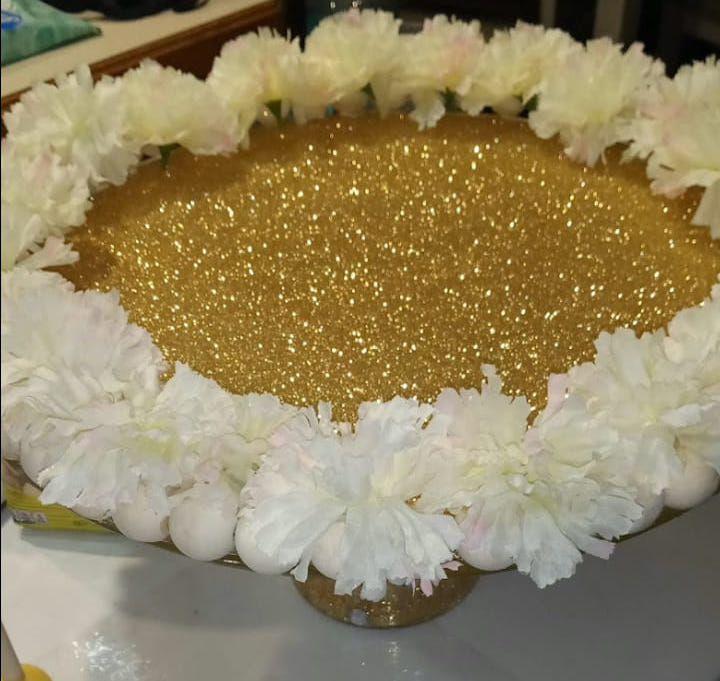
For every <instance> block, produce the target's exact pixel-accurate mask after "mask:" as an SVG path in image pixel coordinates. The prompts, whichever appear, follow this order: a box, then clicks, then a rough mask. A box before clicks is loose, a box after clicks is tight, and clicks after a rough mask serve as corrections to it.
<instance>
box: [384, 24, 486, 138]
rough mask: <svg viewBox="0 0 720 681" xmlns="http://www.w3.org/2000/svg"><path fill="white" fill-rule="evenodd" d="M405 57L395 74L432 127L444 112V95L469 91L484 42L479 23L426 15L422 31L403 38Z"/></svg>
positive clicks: (417, 116)
mask: <svg viewBox="0 0 720 681" xmlns="http://www.w3.org/2000/svg"><path fill="white" fill-rule="evenodd" d="M401 44H402V47H403V50H402V53H403V59H402V61H401V63H400V65H399V67H398V69H397V71H396V73H395V74H394V77H395V81H396V85H395V88H397V89H399V90H400V91H401V92H402V94H403V95H405V96H407V95H409V96H410V98H411V99H412V102H413V105H414V109H413V112H412V113H411V114H410V116H411V118H413V119H414V120H415V121H417V122H418V123H419V124H420V127H421V128H426V127H433V126H434V125H436V124H437V122H438V120H440V118H441V117H442V116H443V114H444V113H445V105H444V102H443V95H444V93H446V92H451V93H453V94H455V95H459V96H463V95H466V94H467V92H468V90H469V89H470V84H471V80H472V74H473V72H474V70H475V68H476V66H477V62H478V60H479V59H480V56H481V55H482V53H483V48H484V46H485V43H484V40H483V37H482V34H481V33H480V23H479V22H478V21H472V22H469V23H466V22H463V21H456V20H455V19H448V18H447V17H446V16H443V15H438V16H435V17H433V18H432V19H426V20H425V23H424V25H423V28H422V31H420V32H419V33H416V34H415V35H413V36H410V37H408V38H406V39H405V40H403V42H402V43H401Z"/></svg>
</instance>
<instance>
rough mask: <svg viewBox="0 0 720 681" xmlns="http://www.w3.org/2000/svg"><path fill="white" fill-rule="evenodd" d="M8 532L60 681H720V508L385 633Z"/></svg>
mask: <svg viewBox="0 0 720 681" xmlns="http://www.w3.org/2000/svg"><path fill="white" fill-rule="evenodd" d="M2 518H3V525H2V619H3V622H4V624H5V627H6V629H7V631H8V633H9V635H10V638H11V640H12V641H13V643H14V645H15V648H16V649H17V652H18V654H19V657H20V659H21V660H22V661H23V662H29V663H33V664H37V665H39V666H41V667H43V668H44V669H45V670H46V671H47V672H49V673H50V674H51V676H52V678H53V680H54V681H85V680H89V679H91V680H93V681H95V680H97V681H131V680H132V681H135V680H138V681H139V680H143V681H151V680H152V681H160V680H168V681H170V680H173V681H174V680H176V679H177V680H180V681H182V680H185V679H188V680H190V679H199V680H201V681H205V680H208V681H209V680H210V679H238V680H243V681H255V680H275V679H277V680H281V679H292V680H297V679H312V680H313V681H315V680H317V681H322V680H330V679H332V680H333V681H338V680H339V681H355V680H358V681H361V680H362V681H371V680H375V679H413V680H417V679H432V680H433V681H435V680H438V681H444V680H447V681H455V680H463V681H464V680H466V679H467V680H470V679H472V680H476V679H478V680H480V679H481V680H483V681H511V680H513V681H518V680H521V681H524V680H525V679H532V680H533V681H542V680H545V679H547V680H548V681H594V680H597V681H620V680H625V679H628V680H632V681H646V680H647V681H717V680H718V679H720V541H719V540H720V496H716V497H714V498H713V499H711V500H710V501H709V502H707V503H706V504H704V505H703V506H701V507H699V508H696V509H694V510H692V511H690V512H688V513H686V514H685V515H683V516H682V517H680V518H678V519H676V520H674V521H672V522H670V523H668V524H667V525H664V526H662V527H659V528H656V529H654V530H652V531H650V532H648V533H646V534H644V535H642V536H639V537H635V538H633V539H632V540H630V541H628V542H626V543H624V544H621V545H620V546H618V548H617V549H616V551H615V554H614V555H613V556H612V557H611V559H610V560H609V561H607V562H606V561H602V560H597V559H593V558H589V559H586V560H585V562H584V563H583V564H582V565H581V566H580V567H579V569H578V571H577V574H576V575H575V577H574V578H572V579H570V580H566V581H564V582H561V583H559V584H556V585H555V586H553V587H549V588H547V589H545V590H540V589H538V588H536V587H535V585H534V584H533V583H532V582H531V581H530V580H529V578H527V577H524V576H522V575H519V574H517V573H515V572H506V573H501V574H495V575H490V576H488V577H484V578H482V579H481V580H480V581H479V582H478V584H477V586H476V587H475V590H474V591H473V593H472V594H471V595H470V597H469V598H468V599H467V600H466V601H465V602H464V603H463V604H462V605H461V606H460V607H458V608H457V609H455V610H454V611H452V612H450V613H449V614H447V615H445V616H444V617H441V618H439V619H437V620H434V621H432V622H428V623H426V624H423V625H419V626H416V627H411V628H408V629H396V630H384V631H383V630H364V629H357V628H354V627H350V626H348V625H343V624H340V623H337V622H334V621H333V620H330V619H328V618H326V617H325V616H323V615H321V614H319V613H317V612H316V611H314V610H313V609H312V608H311V607H310V606H309V605H307V604H306V603H305V601H303V600H302V598H301V597H300V595H299V594H297V592H296V591H295V590H294V588H293V585H292V583H291V581H290V579H289V578H287V577H265V576H261V575H256V574H254V573H251V572H246V571H243V570H237V569H234V568H229V567H224V566H219V565H208V564H203V563H197V562H195V561H192V560H190V559H187V558H184V557H182V556H178V555H175V554H171V553H167V552H165V551H163V550H161V549H158V548H155V547H152V546H145V545H141V544H135V543H133V542H131V541H129V540H126V539H124V538H122V537H120V536H109V535H102V536H101V535H94V534H80V533H67V532H50V531H39V530H21V529H20V528H19V527H17V526H16V525H14V523H13V522H12V520H11V519H10V518H9V517H8V513H7V511H3V516H2Z"/></svg>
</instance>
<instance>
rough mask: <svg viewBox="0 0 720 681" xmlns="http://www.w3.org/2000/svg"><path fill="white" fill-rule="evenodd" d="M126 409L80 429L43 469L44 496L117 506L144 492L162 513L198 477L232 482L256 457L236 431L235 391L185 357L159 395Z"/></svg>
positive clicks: (205, 481)
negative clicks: (201, 372) (116, 416)
mask: <svg viewBox="0 0 720 681" xmlns="http://www.w3.org/2000/svg"><path fill="white" fill-rule="evenodd" d="M123 416H124V418H123V419H118V420H117V421H116V422H113V423H105V424H101V425H97V424H93V426H92V427H87V428H85V429H83V430H82V431H80V432H79V433H77V434H76V436H75V437H74V439H73V440H72V442H71V443H70V444H69V446H68V447H67V449H66V451H65V452H64V454H63V456H62V457H61V458H60V459H59V460H58V461H57V462H56V463H55V464H54V465H53V466H51V467H50V468H48V469H47V470H45V471H44V472H43V474H42V475H41V482H43V483H47V486H46V487H45V489H44V490H43V493H42V496H41V499H42V500H43V501H44V502H45V503H52V502H57V503H61V504H65V505H74V504H81V505H86V506H91V507H96V508H102V509H104V510H105V511H106V512H114V511H115V509H116V508H117V507H118V505H120V504H124V503H133V502H134V501H135V499H136V497H137V495H138V494H140V493H141V494H142V495H143V496H144V497H145V499H146V500H147V506H148V508H150V509H151V510H153V511H154V512H156V513H157V514H159V515H160V516H161V517H162V516H163V514H164V515H167V514H168V513H169V512H170V509H171V507H172V504H173V500H172V498H170V495H171V494H172V493H173V492H175V491H178V490H180V491H182V490H183V489H189V488H191V487H192V486H193V485H195V484H201V485H210V486H213V485H219V484H220V485H228V484H230V485H234V484H235V482H236V479H237V478H241V479H244V478H245V477H246V476H247V474H248V472H249V470H250V467H251V464H252V463H253V462H254V461H255V460H256V457H255V455H254V454H253V453H252V452H250V451H249V450H248V447H247V443H246V441H245V440H244V438H242V437H241V436H240V435H238V434H237V433H236V431H235V424H236V408H235V403H234V400H233V396H232V395H231V394H230V393H228V392H226V391H224V390H223V389H222V388H220V387H219V386H218V385H217V383H215V382H214V381H212V380H210V379H207V378H204V377H203V376H200V375H199V374H197V373H195V372H194V371H192V370H191V369H190V368H189V367H187V366H185V365H183V364H179V363H178V364H176V366H175V373H174V375H173V377H172V378H171V379H170V380H169V381H168V382H167V383H166V384H165V386H164V387H163V389H162V391H161V392H160V393H159V395H158V396H157V399H156V400H155V401H154V403H152V404H151V405H149V406H140V407H136V408H133V409H130V410H126V411H125V413H124V415H123ZM228 468H230V469H232V474H231V475H230V476H227V475H225V472H226V470H227V469H228ZM241 468H242V469H244V473H239V471H240V469H241ZM182 498H184V497H182ZM180 500H181V497H178V499H177V500H176V501H180Z"/></svg>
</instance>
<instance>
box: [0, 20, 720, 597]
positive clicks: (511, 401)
mask: <svg viewBox="0 0 720 681" xmlns="http://www.w3.org/2000/svg"><path fill="white" fill-rule="evenodd" d="M570 65H572V67H571V68H572V77H568V73H569V71H568V69H569V68H570ZM578 81H583V82H592V83H593V87H592V88H578V87H576V86H575V83H576V82H578ZM448 95H451V96H452V99H453V100H454V101H455V102H456V104H457V106H459V108H460V109H462V110H463V111H465V112H466V113H469V114H471V115H476V114H479V113H480V112H482V111H483V110H484V109H485V108H486V107H490V108H492V109H493V110H495V111H497V112H500V113H503V114H518V113H520V112H522V111H523V109H525V108H526V107H527V108H532V111H531V112H530V113H529V124H530V127H531V128H532V129H533V130H534V131H535V132H536V133H537V134H538V135H539V136H541V137H551V136H553V135H555V134H558V135H559V137H560V139H561V141H562V143H563V144H564V145H565V149H566V152H567V153H568V155H569V156H571V157H572V158H573V159H575V160H577V161H581V162H584V163H588V164H594V163H595V162H596V161H597V159H598V158H599V157H601V156H602V154H603V150H604V149H605V148H607V147H608V146H609V145H612V144H616V143H619V142H623V143H627V144H628V146H627V151H626V156H627V157H628V158H632V157H639V158H642V159H647V161H648V165H647V170H648V175H649V177H650V178H651V180H652V184H651V187H652V189H653V191H658V192H664V193H667V194H673V193H678V192H681V191H683V190H684V189H685V188H686V187H688V186H691V185H700V186H703V187H706V191H705V194H704V197H703V199H702V201H701V203H700V206H699V208H698V211H697V213H696V215H695V218H694V222H696V223H699V224H708V225H710V227H711V231H712V235H713V236H714V237H718V236H720V136H719V135H717V130H719V129H720V65H718V64H717V63H716V61H715V59H713V58H710V59H708V60H707V61H705V62H703V63H696V64H694V65H692V66H685V67H683V68H681V69H680V70H679V71H678V73H677V75H676V76H675V77H674V78H673V79H669V78H667V77H666V76H664V75H663V67H662V65H661V64H660V63H658V62H656V61H653V60H652V59H650V58H649V57H647V56H646V55H644V54H643V53H642V49H641V47H640V46H639V45H633V46H631V47H630V48H629V49H628V50H627V51H625V52H623V51H622V49H621V48H620V47H619V46H617V45H614V44H612V43H611V42H610V41H608V40H605V39H601V40H594V41H591V42H589V43H587V45H584V46H583V45H581V44H578V43H576V42H575V41H573V40H572V39H571V38H570V37H569V36H567V35H566V34H564V33H562V32H561V31H559V30H554V29H551V30H546V29H543V28H541V27H536V26H529V25H525V24H518V25H517V26H516V27H515V28H513V29H510V30H507V31H499V32H496V33H495V35H494V36H493V38H492V39H491V40H489V41H487V42H485V41H484V40H483V38H482V36H481V34H480V27H479V24H478V23H477V22H472V23H463V22H459V21H454V20H448V19H447V18H445V17H442V16H438V17H435V18H434V19H432V20H428V21H427V22H426V24H425V26H424V28H423V30H422V32H421V33H419V34H417V35H412V36H408V35H400V34H399V21H398V20H397V19H395V18H394V17H393V16H392V15H391V14H388V13H386V12H379V11H363V12H350V13H347V14H342V15H335V16H332V17H330V18H328V19H326V20H324V21H323V22H322V23H321V24H320V25H319V27H318V28H317V29H316V30H315V31H314V32H313V33H312V35H311V36H309V37H308V39H307V43H306V47H305V50H304V51H302V52H301V50H300V48H299V46H298V43H297V41H292V42H290V41H288V40H286V39H284V38H282V37H281V36H278V35H276V34H275V33H273V32H271V31H269V30H264V29H261V30H260V31H259V32H258V33H252V34H248V35H246V36H243V37H241V38H239V39H237V40H235V41H234V42H231V43H229V44H227V45H226V46H225V47H224V48H223V50H222V52H221V54H220V56H219V57H218V58H217V59H216V61H215V64H214V66H213V69H212V72H211V74H210V75H209V77H208V79H207V81H205V82H202V81H200V80H197V79H196V78H194V77H193V76H191V75H187V74H183V73H179V72H177V71H175V70H173V69H170V68H163V67H161V66H159V65H158V64H156V63H153V62H144V63H143V64H141V65H140V66H139V67H138V68H137V69H135V70H132V71H129V72H128V73H126V74H125V75H124V76H122V77H120V78H115V79H112V78H107V77H106V78H103V79H101V80H100V81H99V82H97V83H95V84H93V81H92V78H91V75H90V72H89V70H88V68H87V67H81V68H79V69H78V70H77V71H75V73H73V74H70V75H67V76H61V77H59V78H58V79H57V81H56V84H55V85H51V84H42V85H38V86H37V87H35V88H34V89H33V90H32V91H30V92H28V93H26V94H25V95H24V96H23V97H22V98H21V101H20V102H19V103H18V104H17V105H15V106H14V107H13V109H12V110H11V111H10V112H9V113H8V114H7V115H6V116H5V119H4V121H5V125H6V127H7V131H8V134H7V138H6V139H5V140H3V146H2V202H3V204H2V269H3V272H2V428H3V430H2V436H3V452H4V453H5V455H6V456H15V457H18V458H19V459H20V461H21V463H22V465H23V467H24V469H25V471H26V472H27V473H28V474H29V476H30V477H31V478H32V479H33V480H35V481H37V482H38V483H39V484H41V485H42V486H43V487H44V490H43V492H42V496H41V499H42V500H43V501H45V502H59V503H62V504H64V505H66V506H68V507H71V508H75V509H78V510H80V511H81V512H84V513H85V514H87V515H89V516H91V517H98V518H101V517H102V518H107V517H110V516H111V517H112V519H113V520H114V522H115V524H116V526H117V527H118V528H119V529H120V530H121V531H122V532H124V533H125V534H127V535H128V536H130V537H133V538H135V539H138V540H142V541H156V540H160V539H164V538H166V537H167V536H168V535H169V536H170V538H171V539H172V541H173V542H174V543H175V544H176V545H177V546H178V547H179V548H180V549H181V550H182V551H183V552H185V553H187V554H188V555H189V556H192V557H194V558H198V559H201V560H213V559H216V558H219V557H221V556H223V555H224V554H226V553H227V552H229V551H231V550H232V549H233V547H234V548H235V549H236V550H237V552H238V554H239V555H240V556H241V558H242V559H243V560H244V561H245V562H246V564H247V565H248V566H249V567H251V568H253V569H255V570H258V571H260V572H284V571H287V570H290V571H292V574H293V575H294V576H295V577H296V578H297V579H300V580H302V579H304V578H305V576H306V573H307V569H308V566H309V564H310V563H312V564H314V565H315V566H316V567H317V569H318V570H320V571H321V572H322V573H324V574H326V575H327V576H329V577H331V578H332V579H334V580H335V584H336V592H337V593H348V592H350V591H352V590H353V589H355V588H356V587H361V589H362V591H361V593H362V596H363V597H365V598H368V599H379V598H381V597H382V596H383V594H384V593H385V588H386V582H387V581H390V582H391V583H395V584H409V585H413V586H414V585H415V584H416V583H418V582H419V585H420V587H421V588H422V589H423V591H425V592H428V591H429V590H431V589H432V585H433V583H437V581H438V580H440V579H442V578H444V577H445V571H446V570H447V569H452V568H454V567H456V566H457V564H458V563H457V561H456V558H458V557H459V558H461V559H463V560H465V561H467V562H468V563H470V564H472V565H474V566H476V567H478V568H480V569H483V570H495V569H501V568H505V567H507V566H510V565H513V564H514V565H516V566H517V568H518V569H519V570H520V571H521V572H524V573H529V574H530V576H531V577H532V578H533V579H534V580H535V581H536V582H537V583H538V584H539V585H540V586H541V587H542V586H545V585H547V584H550V583H552V582H554V581H555V580H557V579H559V578H562V577H568V576H570V575H571V574H572V573H573V572H574V570H575V566H576V564H577V563H578V562H579V561H580V560H581V556H582V552H587V553H590V554H593V555H596V556H602V557H607V556H608V555H609V554H610V552H611V550H612V548H613V544H612V540H613V539H614V538H617V537H619V536H622V535H624V534H627V533H629V532H634V531H637V530H639V529H642V528H644V527H647V526H649V525H650V524H651V523H652V522H653V520H654V519H655V517H656V516H657V514H658V513H659V511H660V509H661V508H662V506H663V504H667V505H671V506H674V507H676V508H687V507H690V506H692V505H694V504H696V503H699V502H700V501H701V500H702V499H704V498H705V497H707V496H708V495H710V494H712V493H713V492H714V490H715V489H716V486H717V481H718V472H720V285H716V286H715V287H714V288H713V291H712V295H711V297H710V298H708V299H707V300H706V301H704V302H703V304H701V305H699V306H697V307H694V308H690V309H686V310H683V311H682V312H680V313H679V314H677V315H676V316H675V318H674V319H673V320H672V321H671V322H670V323H669V324H668V327H667V330H659V331H656V332H655V333H646V334H644V335H643V336H642V337H641V338H637V337H636V336H635V335H634V333H633V332H632V331H630V330H628V329H617V330H616V331H614V332H613V333H601V334H600V336H599V337H598V339H597V342H596V346H597V356H596V358H595V361H594V362H588V363H585V364H582V365H580V366H576V367H572V368H571V369H570V370H569V371H568V373H567V374H564V375H559V376H551V377H550V380H549V401H548V405H547V407H546V408H545V409H544V410H543V411H542V413H540V414H539V415H538V416H537V417H536V418H535V419H534V421H533V422H532V424H531V425H528V422H527V419H528V416H529V413H530V408H529V405H528V403H527V402H526V400H525V399H524V398H511V397H509V396H507V395H504V394H503V393H502V384H501V381H500V379H499V378H498V376H497V375H496V373H495V370H494V368H493V367H491V366H485V367H483V371H484V375H485V377H486V382H485V383H484V384H483V385H482V387H481V389H480V390H479V391H478V390H474V389H473V390H461V391H459V392H458V391H456V390H454V389H450V388H448V389H445V390H443V391H442V392H441V393H440V395H439V397H438V398H437V400H436V401H435V403H434V404H418V403H417V402H415V401H414V400H409V399H402V398H400V397H396V398H395V399H393V400H391V401H389V402H386V403H366V404H363V405H361V406H360V408H359V412H358V418H357V422H356V424H355V425H354V426H351V425H350V424H348V423H335V422H333V421H332V418H331V409H330V405H328V404H323V403H321V404H320V405H319V406H318V407H317V409H313V408H309V407H308V408H296V407H291V406H288V405H285V404H282V403H281V402H280V401H279V400H278V399H277V398H275V397H273V396H272V395H258V394H250V395H239V396H238V395H231V394H229V393H228V392H226V391H224V390H222V389H221V388H220V387H219V386H218V385H217V384H216V383H215V382H213V381H211V380H208V379H206V378H204V377H202V376H200V375H198V374H196V373H195V372H193V371H192V370H191V369H190V368H188V367H187V366H184V365H182V364H178V365H177V366H176V367H175V371H174V375H173V377H172V378H171V379H170V380H168V381H167V382H166V383H164V384H163V383H162V382H161V378H160V377H161V375H162V373H163V372H164V371H165V370H166V364H165V362H164V361H163V358H162V356H161V353H160V351H159V350H158V349H157V348H156V347H155V346H154V345H153V343H152V340H151V339H150V337H149V335H148V334H147V332H146V331H144V330H143V329H141V328H139V327H137V326H135V325H134V324H129V323H128V321H127V315H126V313H125V312H124V311H123V309H122V308H121V307H120V304H119V297H118V294H117V293H116V292H111V293H99V292H95V291H85V292H82V291H79V292H75V291H73V288H72V285H71V284H70V283H69V282H67V281H65V280H64V279H63V278H62V277H61V276H60V275H58V274H55V273H49V272H46V271H44V270H43V269H42V268H44V267H48V266H51V265H61V264H65V263H69V262H72V261H73V260H74V259H76V258H77V254H75V253H73V252H72V250H71V247H70V246H69V245H68V244H67V243H65V242H64V240H63V238H64V235H65V233H66V232H67V231H68V230H69V229H70V228H72V227H73V226H75V225H79V224H81V223H82V222H83V221H84V218H85V212H86V211H87V210H88V209H89V207H90V205H91V200H90V196H91V193H92V192H94V191H96V190H97V189H99V188H101V187H102V186H103V185H105V184H107V183H111V184H121V183H122V182H123V181H124V180H125V178H126V177H127V174H128V172H129V171H131V169H132V168H134V167H135V166H136V165H137V163H138V162H139V159H140V158H141V156H143V155H147V154H148V153H157V150H158V148H160V147H163V146H164V145H170V144H180V145H182V146H184V147H186V148H187V149H189V150H190V151H191V152H193V153H196V154H216V153H229V152H232V151H234V150H235V149H236V147H237V146H238V144H247V141H248V132H249V131H250V128H251V126H252V125H253V124H254V123H255V122H256V121H258V120H259V121H265V122H267V121H274V120H275V118H276V117H277V116H280V117H290V116H291V117H292V118H293V119H294V120H295V121H296V122H297V123H303V122H305V121H307V120H309V119H312V118H315V117H319V116H324V115H326V113H327V111H328V109H329V107H331V108H332V109H334V110H335V111H337V112H339V113H341V114H352V113H357V112H360V111H362V110H364V109H366V108H367V107H368V106H369V105H371V106H373V107H374V108H375V109H376V110H377V111H378V112H379V113H380V114H381V115H383V114H385V113H387V112H388V111H390V110H393V109H397V108H402V107H405V110H409V111H410V116H411V118H413V119H415V120H416V121H417V122H418V123H419V125H420V127H421V128H422V127H425V126H432V125H434V124H435V123H436V122H437V120H438V119H439V118H440V117H441V116H442V115H443V114H444V112H445V103H446V101H448V99H449V97H448Z"/></svg>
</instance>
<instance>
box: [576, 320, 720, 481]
mask: <svg viewBox="0 0 720 681" xmlns="http://www.w3.org/2000/svg"><path fill="white" fill-rule="evenodd" d="M701 316H702V317H703V321H702V322H701V328H700V329H698V330H694V329H692V328H691V327H692V326H694V325H695V323H696V321H697V319H694V318H693V317H694V315H693V314H688V315H683V316H681V317H680V318H679V320H678V322H677V323H676V324H675V325H674V327H673V329H674V330H673V335H672V337H671V338H670V339H668V337H667V336H666V334H665V333H664V332H663V331H657V332H655V333H653V334H649V333H646V334H644V335H643V336H642V337H641V338H637V337H636V336H635V334H634V333H633V332H632V331H630V330H629V329H618V330H616V331H615V332H614V333H613V334H609V333H606V332H603V333H601V334H600V336H599V337H598V339H597V341H596V343H595V346H596V348H597V356H596V359H595V361H594V362H592V363H586V364H582V365H580V366H577V367H574V368H573V369H571V371H570V373H569V376H570V391H571V392H572V393H574V394H577V395H580V396H581V397H582V398H583V399H584V400H585V401H586V402H587V405H588V408H589V410H590V411H591V412H592V413H593V414H595V415H597V416H598V417H600V418H602V419H604V420H605V421H606V422H607V423H608V424H609V425H610V426H612V428H614V429H615V430H616V431H617V432H618V433H619V434H620V436H621V438H622V443H621V444H622V447H619V448H618V450H617V451H618V456H625V457H628V460H629V461H630V462H631V463H632V467H631V469H630V472H629V477H628V480H627V484H628V486H634V487H635V488H636V489H637V490H638V493H639V494H645V493H648V492H651V493H653V494H660V493H661V492H662V491H663V490H665V489H666V488H668V487H669V486H670V485H671V482H672V480H673V479H676V478H677V477H678V476H679V475H680V474H681V473H682V471H683V469H684V466H685V465H686V464H687V462H688V461H689V460H690V459H696V458H697V459H700V460H704V461H707V462H708V463H710V462H712V461H716V460H717V458H718V446H719V444H718V443H720V439H718V425H719V423H720V422H719V421H718V418H717V414H718V395H717V382H716V377H717V373H718V370H717V352H718V344H717V340H715V341H714V342H713V341H711V342H710V343H708V339H707V338H706V337H705V336H704V334H705V332H706V331H708V332H709V331H710V329H711V327H716V325H717V321H716V317H717V308H715V309H711V308H708V315H707V317H705V315H701ZM713 333H715V334H716V331H714V332H713ZM694 352H701V353H702V352H705V353H706V354H705V357H704V358H703V357H702V356H701V357H697V356H695V355H694V354H692V353H694ZM668 353H669V355H670V357H668ZM703 359H704V361H703ZM706 367H707V368H709V371H708V372H707V373H706V372H705V369H706ZM713 367H714V368H713Z"/></svg>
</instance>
